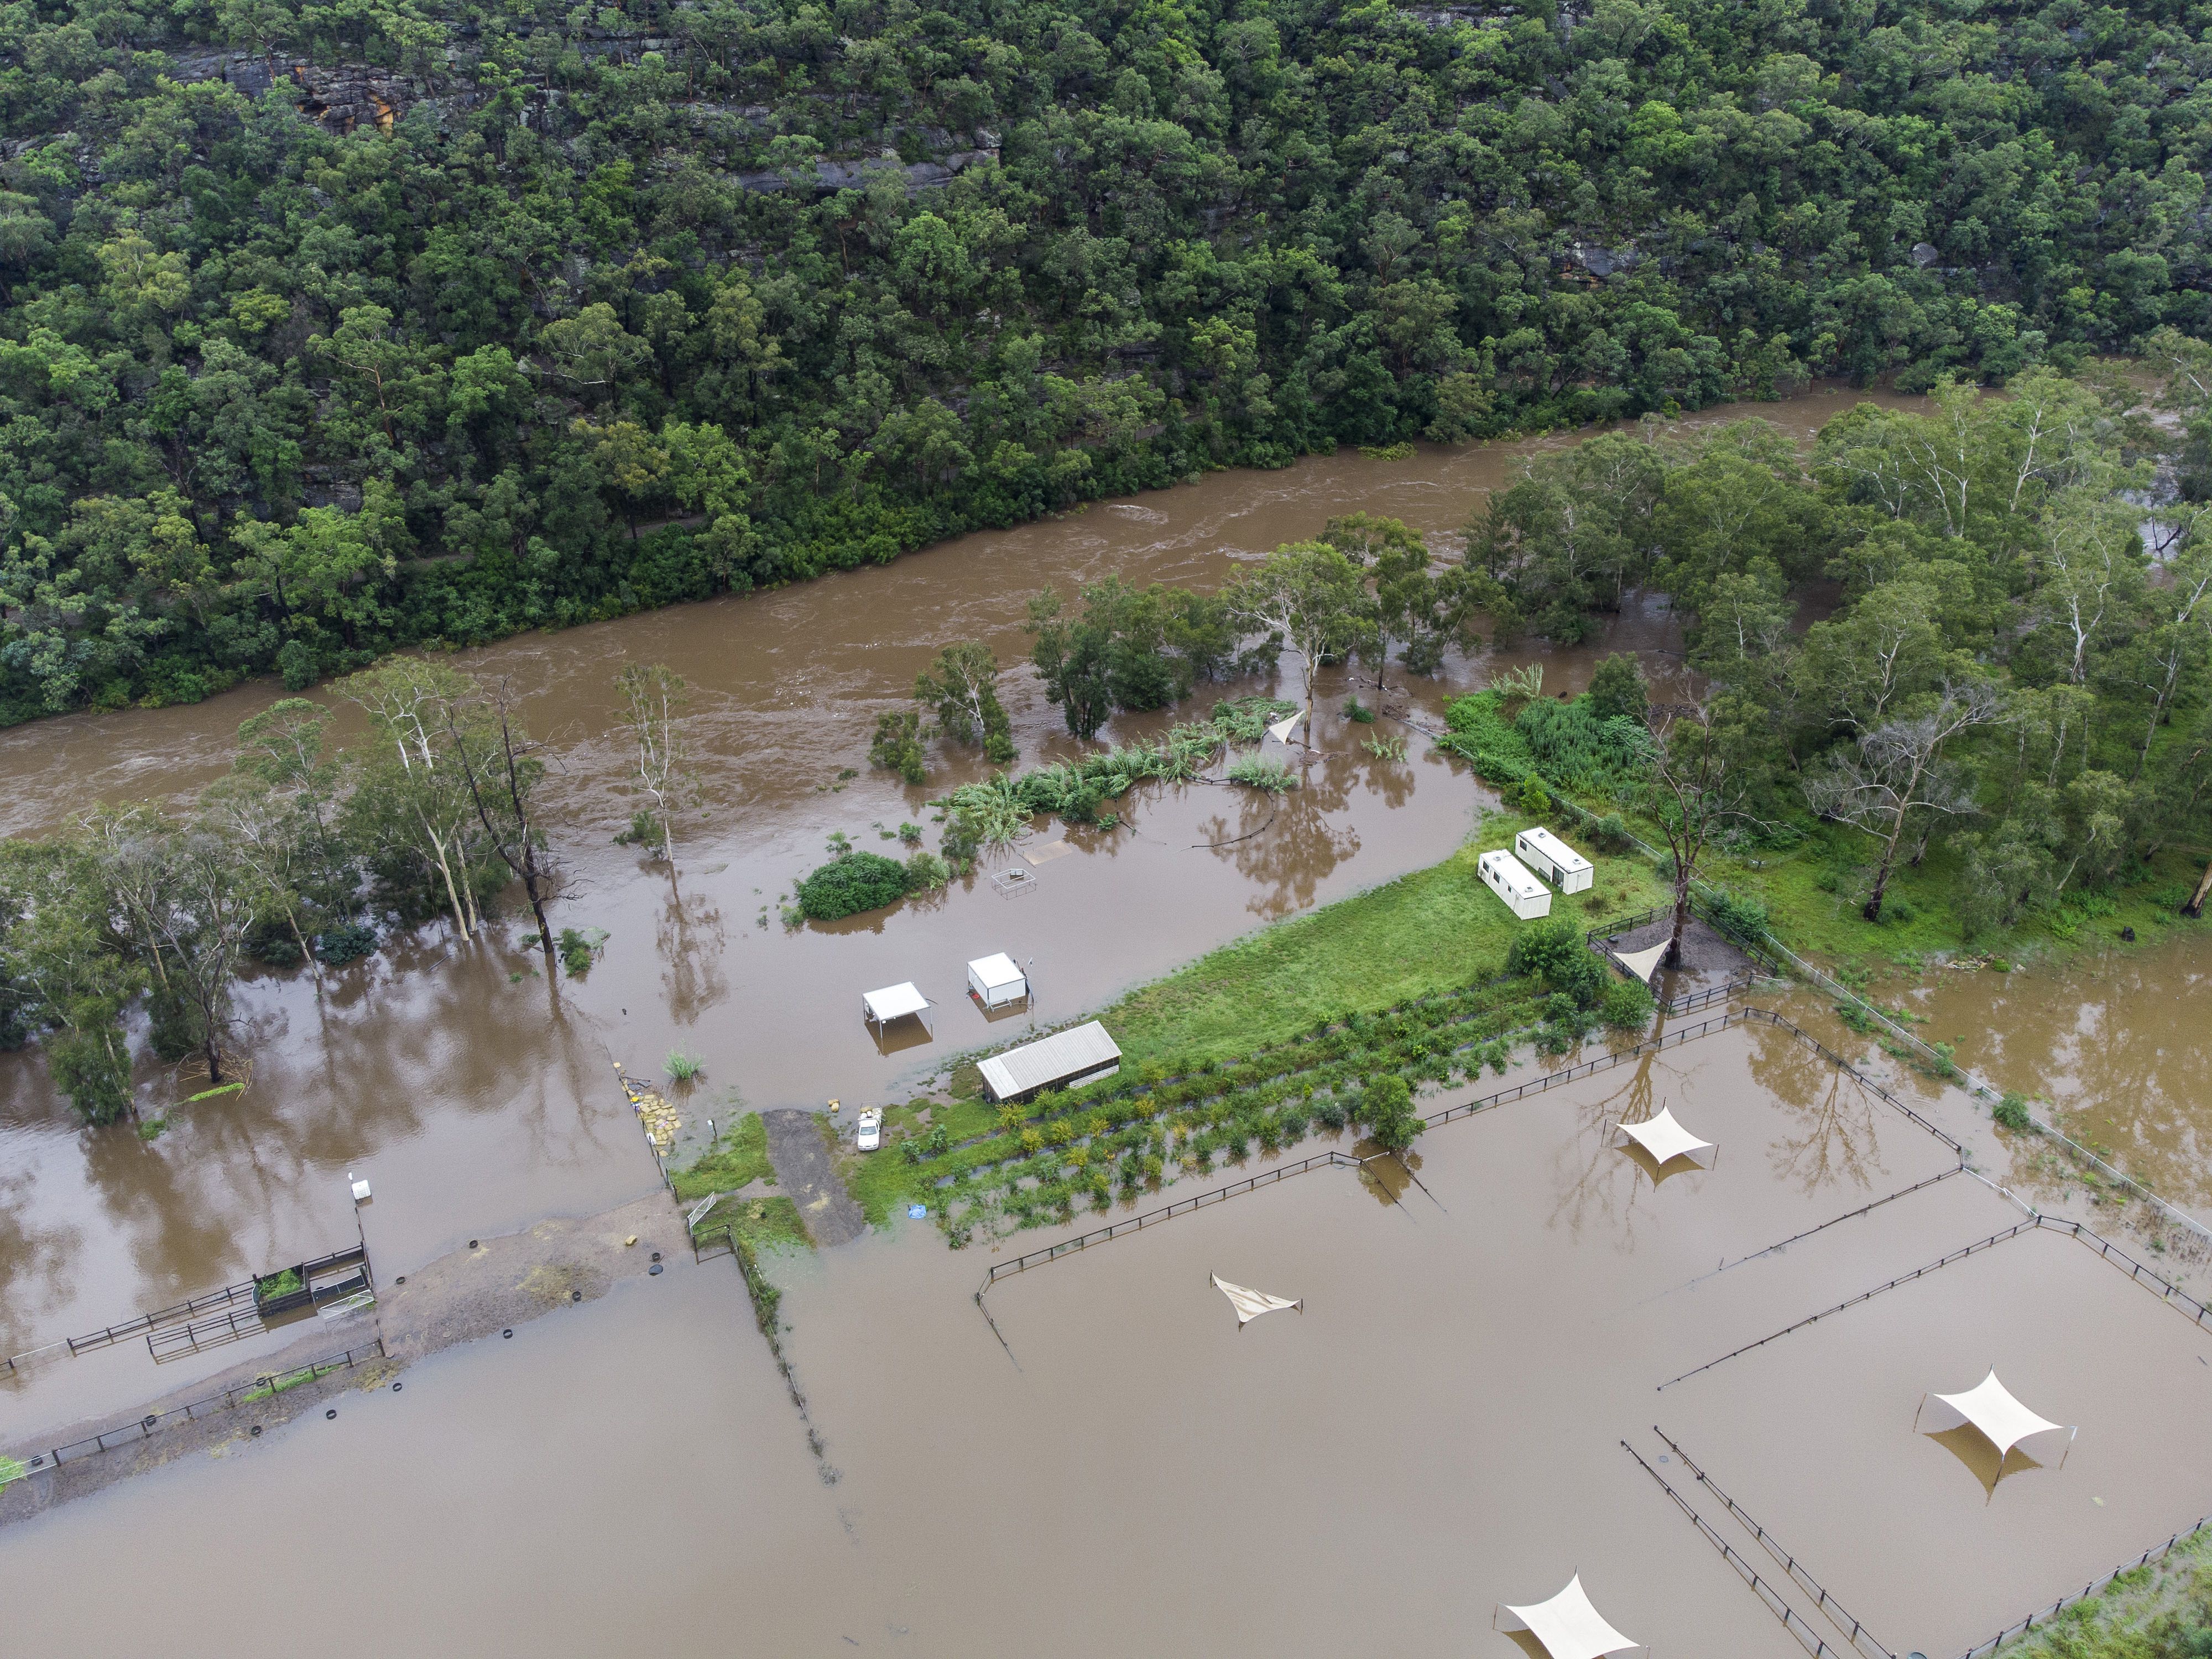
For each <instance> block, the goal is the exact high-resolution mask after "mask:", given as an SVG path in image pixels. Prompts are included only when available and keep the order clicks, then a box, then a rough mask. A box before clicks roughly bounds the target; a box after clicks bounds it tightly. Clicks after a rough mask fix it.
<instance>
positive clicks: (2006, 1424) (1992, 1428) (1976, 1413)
mask: <svg viewBox="0 0 2212 1659" xmlns="http://www.w3.org/2000/svg"><path fill="white" fill-rule="evenodd" d="M1928 1401H1934V1402H1935V1408H1934V1409H1933V1410H1930V1409H1929V1405H1928ZM1928 1401H1923V1402H1922V1404H1921V1408H1920V1409H1921V1419H1920V1425H1919V1426H1920V1427H1921V1428H1922V1430H1923V1431H1924V1432H1926V1433H1929V1434H1942V1433H1943V1432H1944V1431H1946V1430H1948V1429H1955V1428H1958V1427H1960V1426H1961V1425H1965V1424H1969V1423H1971V1424H1972V1425H1973V1426H1974V1427H1976V1428H1977V1429H1979V1430H1980V1431H1982V1433H1983V1434H1984V1436H1985V1437H1987V1438H1988V1440H1989V1443H1990V1444H1991V1445H1992V1446H1994V1447H1996V1451H1997V1455H1998V1457H1999V1458H2002V1457H2003V1456H2004V1455H2005V1454H2006V1453H2008V1452H2009V1451H2010V1450H2012V1449H2013V1448H2014V1447H2015V1446H2017V1445H2019V1444H2020V1443H2021V1442H2022V1441H2025V1440H2033V1439H2034V1438H2035V1437H2037V1436H2038V1435H2047V1434H2063V1435H2064V1436H2065V1437H2066V1444H2067V1447H2068V1448H2069V1449H2071V1448H2072V1446H2073V1444H2074V1437H2075V1434H2076V1433H2078V1432H2079V1430H2078V1429H2075V1428H2071V1427H2069V1426H2067V1425H2064V1424H2060V1423H2053V1422H2051V1421H2049V1420H2048V1419H2045V1418H2041V1417H2038V1416H2037V1415H2036V1414H2035V1413H2033V1412H2032V1411H2030V1410H2028V1408H2027V1407H2025V1406H2023V1405H2021V1403H2020V1401H2017V1400H2015V1399H2014V1398H2013V1396H2012V1390H2011V1389H2008V1388H2006V1387H2005V1385H2004V1384H2003V1383H2000V1382H1998V1381H1997V1374H1996V1368H1995V1367H1994V1366H1992V1367H1991V1368H1990V1374H1989V1375H1988V1376H1985V1377H1984V1378H1983V1379H1982V1380H1981V1381H1980V1382H1979V1383H1976V1384H1975V1385H1974V1386H1973V1387H1972V1388H1971V1389H1967V1390H1966V1392H1965V1393H1964V1394H1931V1395H1929V1396H1928Z"/></svg>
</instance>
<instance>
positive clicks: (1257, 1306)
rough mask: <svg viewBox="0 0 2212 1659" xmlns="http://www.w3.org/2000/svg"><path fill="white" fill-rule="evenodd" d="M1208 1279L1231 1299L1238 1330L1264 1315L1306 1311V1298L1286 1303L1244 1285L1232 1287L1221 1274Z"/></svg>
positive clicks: (1213, 1274) (1210, 1274)
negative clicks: (1287, 1309)
mask: <svg viewBox="0 0 2212 1659" xmlns="http://www.w3.org/2000/svg"><path fill="white" fill-rule="evenodd" d="M1206 1277H1207V1278H1208V1279H1212V1281H1213V1288H1214V1289H1215V1290H1217V1291H1220V1292H1221V1293H1222V1295H1224V1296H1225V1297H1228V1298H1229V1305H1230V1306H1231V1307H1232V1308H1234V1309H1236V1310H1237V1329H1239V1330H1243V1328H1244V1327H1245V1326H1247V1325H1249V1324H1250V1323H1251V1322H1253V1321H1254V1320H1255V1319H1257V1318H1258V1317H1259V1316H1261V1314H1264V1313H1276V1312H1279V1311H1280V1310H1282V1309H1285V1308H1296V1309H1297V1310H1298V1311H1299V1312H1300V1313H1304V1311H1305V1307H1306V1299H1305V1297H1299V1298H1298V1299H1297V1301H1295V1302H1286V1301H1285V1300H1284V1299H1283V1298H1282V1297H1279V1296H1269V1295H1268V1294H1267V1292H1266V1291H1253V1290H1247V1289H1246V1288H1245V1287H1244V1286H1243V1285H1232V1284H1231V1283H1230V1282H1229V1281H1228V1280H1227V1279H1224V1278H1223V1277H1222V1276H1221V1275H1220V1274H1219V1273H1208V1274H1207V1275H1206Z"/></svg>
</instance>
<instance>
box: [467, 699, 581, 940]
mask: <svg viewBox="0 0 2212 1659" xmlns="http://www.w3.org/2000/svg"><path fill="white" fill-rule="evenodd" d="M444 714H445V722H446V737H447V742H448V743H449V744H450V745H451V753H452V756H453V760H454V762H455V763H456V767H457V769H458V770H459V773H460V775H461V776H462V778H463V780H464V781H465V787H466V788H467V791H468V798H469V803H470V805H471V806H473V807H474V808H475V809H476V815H477V823H480V824H481V825H482V826H483V833H484V836H485V839H486V840H487V841H488V842H489V844H490V847H491V849H492V851H493V852H494V853H495V854H498V855H499V858H500V860H501V862H502V863H503V864H505V865H506V866H507V872H508V873H509V874H510V875H512V876H513V878H514V879H515V880H517V881H519V882H520V883H521V884H522V892H523V896H524V897H525V898H526V899H527V900H528V901H529V902H530V914H531V915H532V916H534V917H535V918H536V919H537V921H538V944H539V945H540V946H541V947H543V949H544V952H545V963H546V975H547V977H548V979H549V980H550V978H551V976H552V968H553V961H554V956H555V945H554V942H553V925H552V923H551V922H550V921H548V920H547V919H546V915H545V902H546V900H547V899H548V898H550V896H552V883H553V878H554V867H553V863H552V859H551V855H550V852H549V850H548V848H547V843H546V839H545V832H544V829H543V828H542V827H541V826H540V824H539V823H538V818H537V815H536V814H537V805H538V785H539V784H541V783H542V782H544V778H545V763H544V760H542V759H541V758H539V756H538V750H539V747H540V745H539V744H537V743H536V742H534V741H532V738H531V736H530V733H529V732H528V731H526V729H525V728H524V726H523V724H522V717H521V712H520V708H518V706H517V703H516V699H515V697H514V694H513V690H512V688H511V687H510V686H509V685H508V684H507V681H506V680H504V679H501V680H498V681H496V682H495V683H493V684H489V685H479V686H478V687H477V690H476V691H475V694H474V695H473V696H470V697H468V698H466V699H449V700H447V702H446V703H445V705H444Z"/></svg>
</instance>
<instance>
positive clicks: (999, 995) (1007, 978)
mask: <svg viewBox="0 0 2212 1659" xmlns="http://www.w3.org/2000/svg"><path fill="white" fill-rule="evenodd" d="M968 988H969V990H971V991H973V992H974V993H975V1000H977V1001H979V1002H981V1004H982V1005H983V1006H984V1007H986V1008H997V1007H1000V1006H1004V1005H1005V1004H1006V1003H1009V1002H1019V1001H1021V1000H1023V999H1024V998H1025V997H1027V996H1028V995H1029V994H1030V981H1029V976H1028V975H1025V974H1024V973H1023V972H1022V970H1021V969H1020V968H1019V967H1018V966H1017V965H1016V963H1015V962H1014V959H1013V958H1012V957H1010V956H1008V955H1007V954H1006V952H1005V951H1000V952H999V954H998V955H996V956H994V957H983V958H982V960H981V961H980V962H971V963H969V964H968Z"/></svg>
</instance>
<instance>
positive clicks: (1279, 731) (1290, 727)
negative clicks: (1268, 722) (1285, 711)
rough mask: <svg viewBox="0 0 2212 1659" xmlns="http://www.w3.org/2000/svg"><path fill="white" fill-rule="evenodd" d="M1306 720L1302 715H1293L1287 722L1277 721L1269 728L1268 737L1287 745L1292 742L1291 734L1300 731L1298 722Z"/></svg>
mask: <svg viewBox="0 0 2212 1659" xmlns="http://www.w3.org/2000/svg"><path fill="white" fill-rule="evenodd" d="M1304 718H1305V716H1304V714H1292V715H1291V717H1290V718H1289V719H1287V720H1277V721H1276V722H1275V723H1274V724H1273V726H1269V727H1268V728H1267V735H1268V736H1269V737H1271V738H1273V739H1274V740H1275V741H1276V742H1277V743H1281V744H1287V743H1288V742H1290V740H1291V732H1295V731H1297V729H1298V722H1299V721H1300V720H1304Z"/></svg>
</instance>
